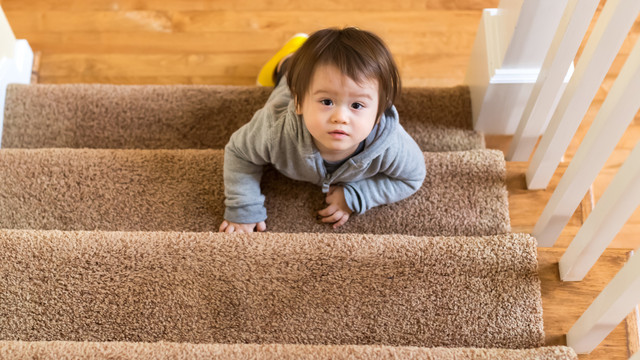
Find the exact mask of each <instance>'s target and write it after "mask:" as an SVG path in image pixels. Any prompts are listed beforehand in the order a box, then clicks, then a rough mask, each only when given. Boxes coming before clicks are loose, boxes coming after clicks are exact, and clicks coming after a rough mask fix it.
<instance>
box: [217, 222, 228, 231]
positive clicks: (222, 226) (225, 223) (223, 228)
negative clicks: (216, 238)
mask: <svg viewBox="0 0 640 360" xmlns="http://www.w3.org/2000/svg"><path fill="white" fill-rule="evenodd" d="M227 226H229V223H228V222H227V220H225V221H223V222H222V224H220V228H219V229H218V231H219V232H224V230H225V229H226V228H227Z"/></svg>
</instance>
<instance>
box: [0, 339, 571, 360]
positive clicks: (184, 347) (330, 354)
mask: <svg viewBox="0 0 640 360" xmlns="http://www.w3.org/2000/svg"><path fill="white" fill-rule="evenodd" d="M107 354H108V355H109V356H110V357H112V358H117V359H158V358H161V359H191V358H198V359H204V358H208V359H214V358H224V359H254V358H259V359H264V360H271V359H277V360H280V359H305V360H316V359H318V360H319V359H337V360H339V359H354V358H356V359H363V360H368V359H377V360H384V359H425V360H428V359H434V360H435V359H438V360H467V359H469V360H471V359H473V360H527V359H537V360H577V359H578V356H577V355H576V353H575V352H574V351H573V349H571V348H569V347H565V346H554V347H541V348H536V349H526V350H507V349H463V348H416V347H391V346H360V345H342V346H339V345H338V346H336V345H293V344H265V345H259V344H187V343H167V342H159V343H124V342H108V343H99V342H58V341H56V342H21V341H4V342H0V356H1V357H2V358H3V359H39V360H48V359H60V358H92V359H93V358H103V357H106V355H107Z"/></svg>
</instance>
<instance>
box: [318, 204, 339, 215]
mask: <svg viewBox="0 0 640 360" xmlns="http://www.w3.org/2000/svg"><path fill="white" fill-rule="evenodd" d="M336 211H338V207H337V206H335V205H333V204H331V205H329V206H327V207H326V208H324V209H322V210H320V211H318V215H320V216H322V217H325V216H331V215H333V214H335V212H336Z"/></svg>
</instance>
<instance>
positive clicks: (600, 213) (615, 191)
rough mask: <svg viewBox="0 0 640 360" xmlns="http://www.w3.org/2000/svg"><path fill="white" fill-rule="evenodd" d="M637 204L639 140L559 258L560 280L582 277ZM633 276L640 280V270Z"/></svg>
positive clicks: (639, 192) (639, 187)
mask: <svg viewBox="0 0 640 360" xmlns="http://www.w3.org/2000/svg"><path fill="white" fill-rule="evenodd" d="M636 94H638V93H636ZM639 204H640V142H638V144H637V145H636V147H635V148H634V150H633V151H632V152H631V154H630V155H629V157H628V158H627V160H626V161H625V163H624V164H623V165H622V167H621V168H620V170H619V171H618V173H617V174H616V176H615V177H614V179H613V181H611V184H610V185H609V187H607V190H606V191H605V192H604V194H602V197H601V198H600V200H599V201H598V203H597V204H596V207H595V208H594V209H593V212H592V213H591V215H589V217H588V218H587V221H586V222H585V223H584V224H583V225H582V227H581V228H580V231H578V234H577V235H576V237H575V238H574V239H573V241H572V242H571V245H569V247H568V248H567V250H566V251H565V253H564V255H563V256H562V258H561V259H560V263H559V266H560V277H561V279H562V280H564V281H580V280H582V279H583V278H584V277H585V275H586V274H587V272H588V271H589V270H590V269H591V268H592V267H593V265H594V264H595V263H596V261H597V260H598V259H599V258H600V256H601V255H602V253H603V252H604V251H605V250H606V248H607V246H608V245H609V243H611V240H613V238H614V237H615V235H616V234H617V233H618V232H619V231H620V229H622V227H623V226H624V224H625V222H626V221H627V220H628V219H629V217H631V215H632V214H633V212H634V211H635V209H636V208H637V207H638V205H639ZM636 276H637V277H638V278H639V279H640V272H638V273H637V274H636ZM638 300H640V299H638Z"/></svg>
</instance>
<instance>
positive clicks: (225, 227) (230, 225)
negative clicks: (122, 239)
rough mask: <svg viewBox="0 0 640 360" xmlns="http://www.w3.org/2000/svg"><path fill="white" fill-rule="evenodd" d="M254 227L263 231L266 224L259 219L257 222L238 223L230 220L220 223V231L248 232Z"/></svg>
mask: <svg viewBox="0 0 640 360" xmlns="http://www.w3.org/2000/svg"><path fill="white" fill-rule="evenodd" d="M254 229H255V230H256V231H259V232H263V231H265V230H267V224H265V222H264V221H260V222H259V223H253V224H238V223H234V222H231V221H227V220H225V221H223V222H222V224H221V225H220V232H227V233H232V232H237V233H250V232H253V231H254Z"/></svg>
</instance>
